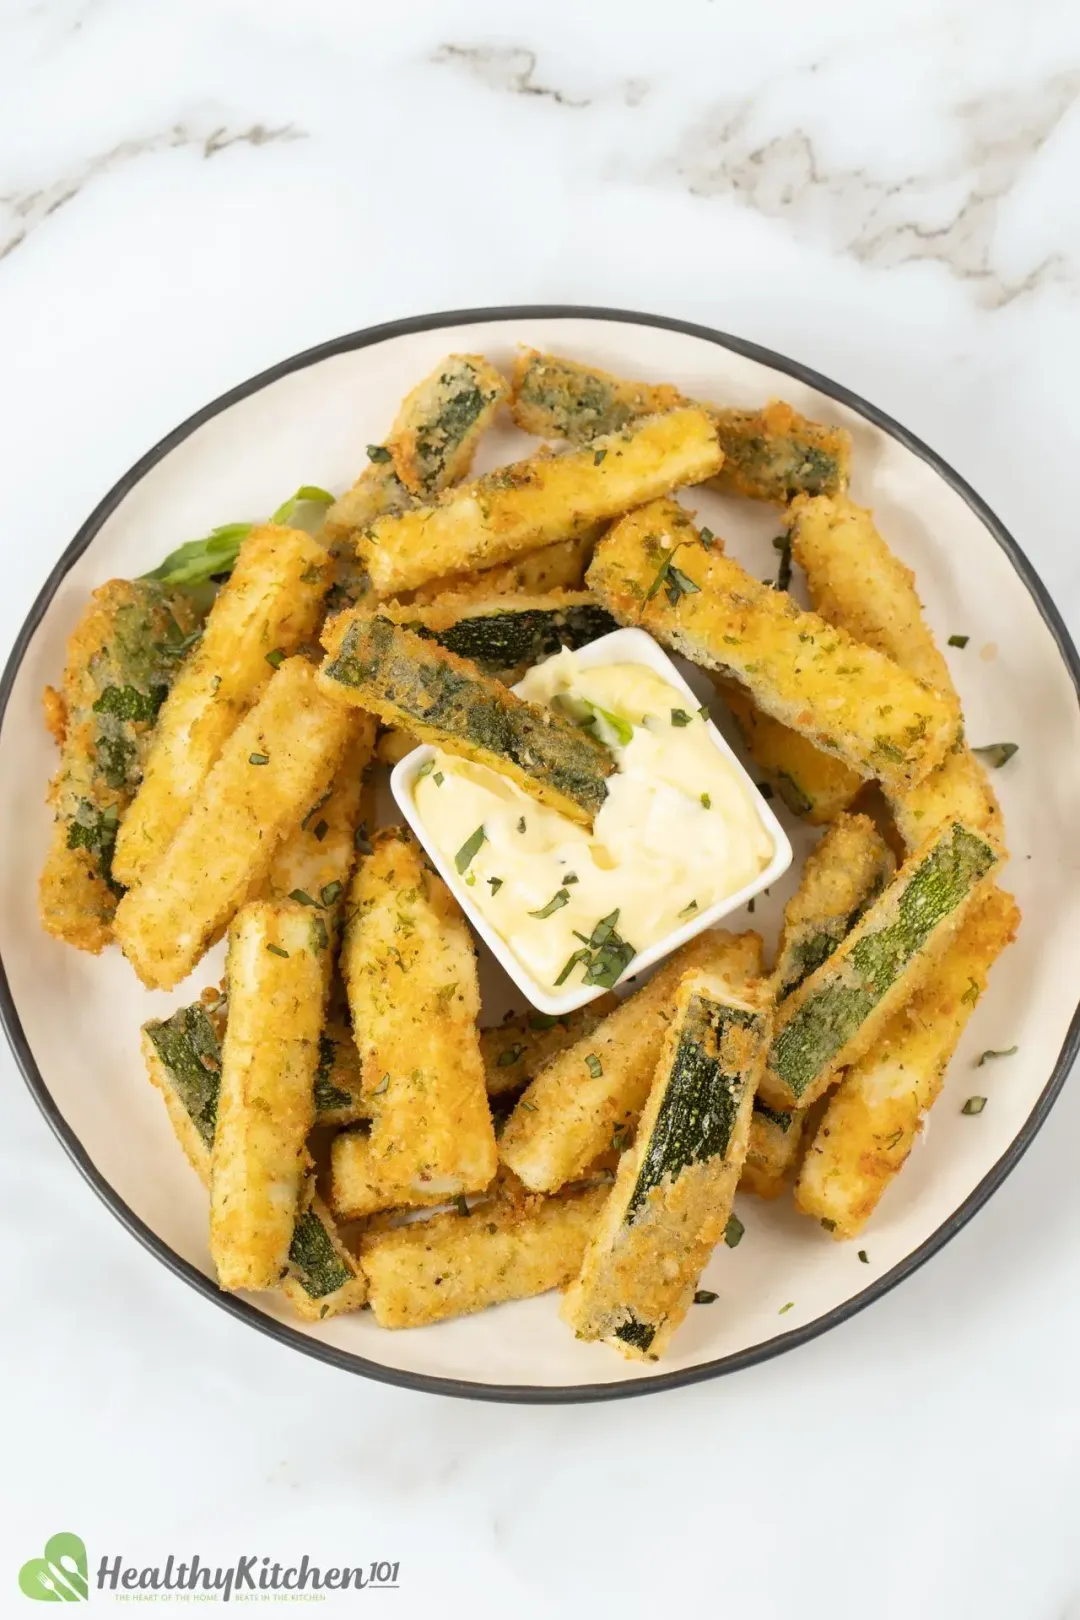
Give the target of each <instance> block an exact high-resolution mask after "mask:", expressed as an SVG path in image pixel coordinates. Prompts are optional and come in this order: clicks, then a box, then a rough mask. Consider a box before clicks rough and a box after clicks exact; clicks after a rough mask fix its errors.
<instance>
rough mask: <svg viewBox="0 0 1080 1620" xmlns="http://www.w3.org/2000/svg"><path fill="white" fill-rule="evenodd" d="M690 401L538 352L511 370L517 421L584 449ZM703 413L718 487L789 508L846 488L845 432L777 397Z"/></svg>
mask: <svg viewBox="0 0 1080 1620" xmlns="http://www.w3.org/2000/svg"><path fill="white" fill-rule="evenodd" d="M691 403H692V402H691V401H690V400H688V399H687V398H686V397H685V395H683V394H680V393H679V391H678V389H676V388H673V387H671V386H670V384H667V383H659V384H655V383H638V382H626V381H625V380H624V379H622V378H620V377H613V376H612V375H611V374H610V373H609V372H606V371H598V370H596V369H595V368H593V367H589V366H582V365H578V364H577V363H576V362H575V361H573V360H562V359H560V358H559V357H558V356H556V355H553V354H538V353H537V352H536V350H535V349H527V350H525V351H524V353H522V354H521V355H520V356H519V357H518V360H517V363H516V364H515V367H514V399H513V404H512V406H511V410H512V413H513V416H514V420H515V421H516V422H517V424H518V426H519V427H521V428H524V430H525V432H526V433H537V434H539V435H540V436H541V437H542V438H551V439H568V440H569V441H570V442H571V443H574V444H587V443H589V441H590V440H592V439H593V438H595V437H596V435H597V434H601V433H614V432H617V431H618V430H619V429H621V428H625V427H626V426H628V425H629V424H630V423H632V422H634V421H636V420H637V418H638V417H640V416H642V415H644V414H646V413H649V412H652V411H669V410H674V409H675V408H676V407H677V406H680V405H688V404H691ZM700 409H702V410H705V411H708V413H709V415H710V416H711V417H712V419H713V421H714V422H715V424H716V429H717V434H718V436H719V439H720V447H721V449H722V450H723V452H724V465H723V467H722V468H721V470H720V473H719V475H718V477H717V478H716V479H715V483H716V485H717V487H718V488H720V489H723V490H730V491H732V492H733V493H735V494H737V495H747V496H749V497H750V498H751V499H752V500H757V501H771V502H772V503H773V504H774V505H777V506H785V505H786V504H787V502H788V501H789V500H791V499H792V497H793V496H795V495H798V494H800V493H802V492H807V493H809V494H811V495H817V494H832V493H835V492H836V491H838V490H842V489H845V488H846V487H847V481H848V474H849V471H850V462H851V437H850V435H849V434H848V433H846V432H845V431H844V430H843V428H833V427H826V426H825V425H824V424H822V423H820V422H811V421H809V420H808V419H807V418H806V417H805V416H800V415H799V413H798V412H797V411H795V410H793V409H792V407H791V406H790V405H787V404H785V403H784V401H783V400H779V399H775V400H772V401H770V403H769V404H768V405H766V406H765V407H764V409H763V410H757V411H750V410H742V409H739V408H738V407H733V406H727V407H725V406H718V405H700Z"/></svg>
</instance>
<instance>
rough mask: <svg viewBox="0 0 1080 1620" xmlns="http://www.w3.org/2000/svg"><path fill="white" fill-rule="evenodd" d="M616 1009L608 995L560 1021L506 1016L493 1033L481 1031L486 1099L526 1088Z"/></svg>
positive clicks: (524, 1014)
mask: <svg viewBox="0 0 1080 1620" xmlns="http://www.w3.org/2000/svg"><path fill="white" fill-rule="evenodd" d="M618 1005H619V998H618V996H616V995H612V994H611V993H610V992H609V993H608V994H607V995H605V996H598V997H597V998H596V1000H595V1001H590V1002H589V1004H588V1006H587V1007H578V1008H577V1010H576V1011H575V1012H571V1013H566V1014H565V1015H564V1016H563V1017H561V1018H553V1017H551V1016H550V1015H549V1014H547V1013H538V1012H521V1013H508V1014H507V1016H506V1017H505V1018H504V1019H503V1021H502V1023H501V1024H497V1025H496V1026H495V1027H494V1028H493V1029H482V1030H481V1031H480V1055H481V1056H482V1058H483V1060H484V1073H485V1074H486V1076H487V1090H488V1096H489V1097H500V1096H503V1095H504V1094H505V1093H506V1092H508V1091H517V1090H518V1089H519V1087H521V1086H524V1085H527V1084H528V1082H529V1081H530V1080H532V1079H533V1077H534V1076H535V1075H537V1074H538V1073H539V1072H540V1070H541V1069H542V1068H543V1067H544V1065H545V1064H546V1063H548V1062H549V1060H550V1059H551V1058H553V1057H556V1056H557V1055H558V1053H560V1052H564V1051H565V1050H566V1048H567V1047H568V1046H573V1044H574V1042H575V1041H578V1040H580V1039H581V1038H582V1037H583V1036H585V1035H591V1034H592V1032H593V1030H594V1029H595V1028H596V1026H597V1024H599V1023H600V1022H601V1021H602V1020H603V1019H605V1018H606V1017H607V1016H608V1014H609V1013H612V1012H614V1011H615V1009H616V1008H617V1007H618Z"/></svg>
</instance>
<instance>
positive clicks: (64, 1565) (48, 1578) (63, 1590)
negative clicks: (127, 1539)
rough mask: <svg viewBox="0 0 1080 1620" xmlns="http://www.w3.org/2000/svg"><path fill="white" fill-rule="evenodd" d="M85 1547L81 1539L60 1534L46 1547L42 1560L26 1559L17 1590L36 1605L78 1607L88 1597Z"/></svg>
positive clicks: (69, 1533) (66, 1531)
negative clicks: (56, 1604) (62, 1604)
mask: <svg viewBox="0 0 1080 1620" xmlns="http://www.w3.org/2000/svg"><path fill="white" fill-rule="evenodd" d="M86 1577H87V1563H86V1547H85V1545H84V1543H83V1541H82V1539H81V1537H79V1536H76V1535H73V1534H72V1532H71V1531H70V1530H61V1531H60V1532H59V1533H58V1534H57V1535H55V1536H50V1538H49V1540H48V1541H47V1542H46V1543H45V1556H44V1557H43V1558H29V1559H27V1561H26V1563H25V1564H24V1565H23V1567H22V1569H20V1571H19V1588H20V1590H21V1591H22V1592H23V1593H24V1594H25V1596H26V1597H29V1598H34V1599H35V1600H36V1601H37V1602H39V1603H78V1602H79V1600H80V1599H81V1598H85V1597H87V1596H88V1595H89V1587H88V1584H87V1578H86Z"/></svg>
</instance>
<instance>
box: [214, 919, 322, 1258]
mask: <svg viewBox="0 0 1080 1620" xmlns="http://www.w3.org/2000/svg"><path fill="white" fill-rule="evenodd" d="M324 955H325V946H323V945H320V943H319V940H318V939H317V937H316V934H315V929H314V919H313V918H312V915H311V912H310V910H308V908H307V907H305V906H299V905H297V904H296V903H295V902H293V901H285V902H284V903H278V904H275V903H272V902H270V901H254V902H252V903H251V904H250V905H247V906H245V907H244V908H243V910H242V911H240V912H239V913H238V914H237V916H236V917H235V919H234V920H233V924H232V927H231V928H230V930H229V956H228V969H227V973H228V981H229V1017H228V1022H227V1024H226V1026H225V1039H224V1042H223V1043H222V1052H221V1086H220V1091H219V1095H218V1105H217V1124H216V1128H215V1131H214V1144H213V1148H212V1149H211V1155H210V1252H211V1255H212V1256H213V1259H214V1264H215V1266H216V1267H217V1274H218V1282H219V1283H220V1285H221V1287H222V1288H272V1287H273V1286H274V1285H275V1284H276V1283H277V1282H278V1281H279V1280H280V1278H281V1275H282V1273H283V1272H284V1271H285V1269H286V1266H287V1263H288V1259H289V1246H290V1244H291V1242H292V1237H293V1228H294V1227H295V1225H296V1221H297V1216H298V1214H299V1213H300V1210H301V1207H302V1206H301V1191H302V1188H303V1184H304V1178H305V1171H306V1163H307V1158H306V1151H307V1150H306V1146H305V1144H306V1142H307V1136H308V1132H309V1131H310V1130H311V1127H312V1126H313V1125H314V1123H315V1102H314V1084H315V1070H316V1067H317V1065H318V1060H319V1034H320V1031H321V1029H322V1023H323V1009H324V1002H325V992H326V976H325V972H324V967H323V958H324Z"/></svg>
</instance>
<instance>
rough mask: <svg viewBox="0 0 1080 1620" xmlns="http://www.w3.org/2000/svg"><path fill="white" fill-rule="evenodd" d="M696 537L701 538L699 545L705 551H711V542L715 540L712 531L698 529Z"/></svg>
mask: <svg viewBox="0 0 1080 1620" xmlns="http://www.w3.org/2000/svg"><path fill="white" fill-rule="evenodd" d="M698 535H699V536H700V538H701V543H702V545H703V546H704V547H705V550H706V551H711V550H712V546H713V541H714V540H715V539H716V536H715V534H713V532H712V530H711V529H699V530H698Z"/></svg>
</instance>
